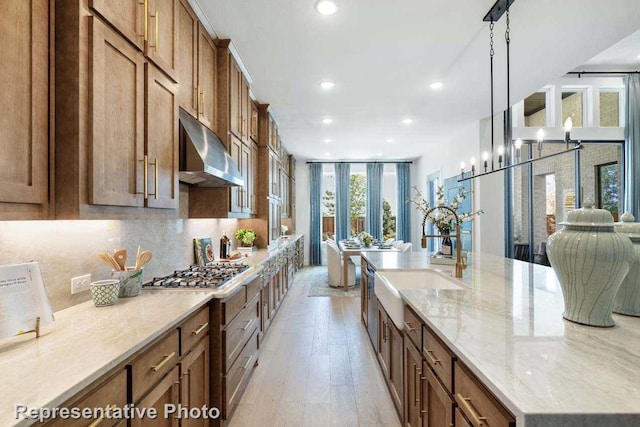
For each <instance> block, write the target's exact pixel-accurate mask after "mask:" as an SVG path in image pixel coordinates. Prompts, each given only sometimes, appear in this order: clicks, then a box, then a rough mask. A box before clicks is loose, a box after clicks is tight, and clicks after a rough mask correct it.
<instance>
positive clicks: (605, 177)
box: [596, 162, 620, 221]
mask: <svg viewBox="0 0 640 427" xmlns="http://www.w3.org/2000/svg"><path fill="white" fill-rule="evenodd" d="M596 176H597V180H598V208H599V209H606V210H608V211H609V212H611V215H613V219H614V220H615V221H617V220H618V201H619V200H620V198H619V197H618V196H619V191H620V190H619V188H620V186H619V185H618V184H619V182H620V167H619V166H618V162H613V163H605V164H602V165H597V166H596Z"/></svg>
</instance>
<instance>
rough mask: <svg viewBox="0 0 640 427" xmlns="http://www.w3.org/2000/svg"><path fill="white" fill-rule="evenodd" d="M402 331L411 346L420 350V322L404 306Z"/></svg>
mask: <svg viewBox="0 0 640 427" xmlns="http://www.w3.org/2000/svg"><path fill="white" fill-rule="evenodd" d="M403 326H404V331H405V333H406V334H407V336H408V337H409V339H411V341H413V344H414V345H415V346H416V347H418V348H422V320H420V318H419V317H418V316H417V315H416V314H415V313H414V312H413V310H411V309H410V308H409V307H407V306H406V305H405V306H404V325H403Z"/></svg>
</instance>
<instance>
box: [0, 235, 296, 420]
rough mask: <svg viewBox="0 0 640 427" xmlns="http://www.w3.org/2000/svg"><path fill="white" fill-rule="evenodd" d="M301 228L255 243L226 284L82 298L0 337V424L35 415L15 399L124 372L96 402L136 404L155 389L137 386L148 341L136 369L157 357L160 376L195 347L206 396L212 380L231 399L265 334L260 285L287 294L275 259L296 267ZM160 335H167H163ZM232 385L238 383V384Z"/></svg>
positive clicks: (88, 386) (66, 392)
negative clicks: (104, 299)
mask: <svg viewBox="0 0 640 427" xmlns="http://www.w3.org/2000/svg"><path fill="white" fill-rule="evenodd" d="M301 237H302V236H301V235H296V236H291V237H290V238H289V239H283V240H282V242H281V244H280V245H279V246H278V247H276V248H274V249H272V250H270V251H266V250H258V251H257V252H255V253H254V254H253V256H251V257H248V258H244V261H245V263H246V264H248V265H249V266H250V268H249V269H247V270H246V271H245V272H243V273H242V274H240V275H238V276H236V278H235V279H233V280H232V281H230V282H229V283H228V284H227V285H226V286H225V287H224V289H212V290H202V289H199V290H143V291H142V292H141V294H140V295H139V296H137V297H134V298H121V299H119V300H118V302H117V303H116V304H115V305H113V306H109V307H100V308H97V307H95V306H94V304H93V302H92V301H87V302H85V303H82V304H78V305H75V306H72V307H69V308H67V309H64V310H61V311H59V312H56V313H55V314H54V316H55V319H56V320H55V322H53V324H51V325H49V326H46V327H44V328H42V330H41V335H40V338H37V339H36V338H35V337H34V336H33V335H32V334H29V335H24V336H18V337H13V338H8V339H3V340H2V341H0V380H1V381H2V387H0V425H2V426H11V425H31V424H34V423H36V422H37V421H36V420H33V419H24V418H21V419H17V418H16V405H25V406H26V407H28V408H29V409H40V408H57V407H68V406H73V405H74V404H75V403H77V402H78V398H79V397H80V396H82V395H84V394H86V392H87V390H89V391H91V393H93V392H94V391H96V390H99V389H101V388H106V387H102V385H100V384H104V383H106V384H109V385H111V384H112V383H115V382H116V381H115V380H119V379H120V378H125V377H128V378H129V379H125V380H123V381H122V382H123V387H124V386H125V385H124V383H125V382H126V383H128V384H129V385H128V386H126V388H127V390H129V391H127V390H122V391H121V393H120V394H121V397H119V398H121V399H122V402H120V401H117V402H112V401H109V402H104V403H103V404H101V405H99V406H107V405H109V406H110V405H111V404H116V403H117V404H118V406H122V405H124V404H125V403H126V404H132V403H134V404H136V406H138V404H139V402H145V401H146V400H147V398H148V396H150V395H152V394H153V389H151V392H149V393H148V394H147V393H146V392H144V391H141V392H140V393H139V394H138V393H137V392H136V363H137V361H138V360H142V359H144V358H145V357H146V354H152V353H153V351H154V349H157V350H158V352H157V357H155V356H154V357H153V359H152V362H153V363H146V362H147V361H146V360H143V361H144V362H145V364H144V365H143V368H142V369H143V371H142V372H143V373H144V372H145V370H148V369H149V366H151V365H154V363H156V365H154V366H151V370H152V371H153V372H154V373H156V372H157V373H158V380H160V379H161V378H163V375H162V374H163V370H164V373H166V376H164V378H165V379H167V378H169V376H170V374H171V373H173V372H174V371H175V372H178V371H181V370H182V367H181V366H177V367H176V368H174V369H172V370H171V372H169V373H167V372H168V371H169V369H170V368H171V366H172V365H173V366H176V362H178V363H177V364H178V365H181V364H182V365H184V364H185V363H187V362H186V361H188V362H192V360H191V359H195V357H191V356H192V355H194V354H195V353H196V350H197V349H200V348H201V350H202V355H201V361H206V365H207V366H206V368H205V369H204V372H209V367H210V368H211V376H210V380H211V384H212V389H211V397H212V399H213V400H214V401H212V402H211V406H215V405H218V403H219V402H216V401H215V399H216V398H220V397H219V396H216V393H217V388H216V384H218V386H217V387H218V388H220V387H227V389H229V391H230V392H231V391H234V398H235V400H236V401H237V400H238V399H239V397H240V396H241V395H242V386H243V385H246V382H247V380H248V378H249V376H250V372H251V371H252V369H250V367H252V366H253V364H254V363H257V360H258V359H257V354H258V352H257V346H258V336H261V337H262V336H263V335H264V332H265V331H264V329H263V328H262V325H263V323H262V322H261V320H262V319H261V315H262V312H261V311H260V307H263V306H264V305H263V301H262V296H263V292H262V291H263V290H264V289H265V288H268V287H269V286H270V284H271V283H273V284H275V285H276V286H277V287H278V289H281V290H282V294H281V295H280V300H279V301H277V302H280V301H281V299H282V298H283V297H284V294H285V293H286V291H287V289H288V286H290V285H291V284H292V282H291V281H290V280H288V279H287V278H285V276H286V274H285V273H284V271H283V272H282V274H281V273H280V271H279V270H278V269H280V270H286V269H288V271H293V267H294V266H292V265H291V262H290V261H291V260H293V259H295V260H296V262H298V264H297V265H296V266H295V270H297V268H298V267H299V265H300V263H299V261H300V259H299V257H298V256H295V257H294V256H293V254H294V252H295V251H296V249H299V248H300V247H301V244H300V243H301V242H302V240H301ZM298 255H301V253H298ZM267 269H269V270H271V271H275V273H274V274H276V275H275V276H274V277H276V278H277V280H271V282H264V281H263V277H265V276H266V275H267V271H266V270H267ZM276 270H278V271H276ZM289 274H292V273H289ZM269 275H271V273H269ZM269 277H271V276H269ZM289 279H290V278H289ZM267 295H271V294H270V293H267ZM267 306H269V302H267ZM270 314H271V316H272V315H273V313H270ZM238 323H240V325H239V327H238V328H236V327H235V326H233V329H232V328H231V326H230V325H236V324H238ZM177 337H180V338H177ZM201 337H202V338H201ZM209 338H211V340H210V343H211V347H210V349H209V345H208V344H207V345H206V346H205V345H203V344H202V343H205V342H206V343H208V342H209ZM165 342H166V343H169V344H166V345H165ZM198 342H199V343H200V344H197V343H198ZM221 342H223V343H224V342H226V344H227V346H226V347H224V346H223V347H224V348H221V344H220V343H221ZM172 346H173V347H172ZM167 349H168V350H167ZM171 353H175V354H173V355H172V354H171ZM209 354H210V355H211V359H210V360H211V366H209V363H208V362H209V356H208V355H209ZM190 358H191V359H190ZM245 359H246V360H245ZM158 362H160V363H158ZM220 372H222V375H221V374H220ZM235 372H241V373H242V375H241V376H240V377H237V378H236V377H233V376H232V375H231V374H232V373H235ZM120 374H121V375H120ZM225 374H229V376H230V378H229V382H227V383H225V384H220V383H221V380H224V378H223V377H225ZM176 377H177V374H176ZM180 377H182V374H180ZM109 378H111V379H109ZM131 378H133V379H131ZM111 380H114V381H111ZM132 381H133V382H134V385H133V388H132V387H131V382H132ZM151 381H152V380H151V379H149V378H141V379H140V381H139V383H144V384H145V386H146V383H149V387H151V386H153V384H155V383H152V382H151ZM164 381H165V380H164V379H162V382H164ZM170 385H171V384H170ZM131 390H133V391H131ZM236 390H239V391H238V392H237V393H236V392H235V391H236ZM171 392H173V391H171ZM181 393H183V392H181ZM131 394H132V395H133V396H130V395H131ZM205 394H206V395H207V396H208V393H205ZM81 400H82V399H81ZM234 402H235V401H234ZM121 403H122V404H121ZM206 403H207V404H209V402H206ZM232 403H233V402H232ZM224 405H228V406H231V404H228V403H227V402H226V401H225V403H222V407H224ZM222 407H221V408H220V409H221V411H222V414H223V418H224V417H225V415H228V416H230V414H231V413H232V409H229V410H227V413H226V414H225V412H224V409H223V408H222ZM71 421H72V420H69V422H71ZM76 421H77V420H76ZM80 421H82V420H80ZM105 421H106V420H105ZM85 424H86V423H85ZM112 424H114V423H110V424H108V425H112ZM117 425H119V424H117ZM212 425H214V423H213V422H212Z"/></svg>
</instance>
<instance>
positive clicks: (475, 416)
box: [454, 361, 515, 427]
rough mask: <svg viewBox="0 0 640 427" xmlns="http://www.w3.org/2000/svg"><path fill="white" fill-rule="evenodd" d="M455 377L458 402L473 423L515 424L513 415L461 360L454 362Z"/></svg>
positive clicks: (498, 426) (511, 426)
mask: <svg viewBox="0 0 640 427" xmlns="http://www.w3.org/2000/svg"><path fill="white" fill-rule="evenodd" d="M454 378H455V399H456V403H457V404H458V407H459V408H460V410H461V411H462V413H463V414H464V415H465V417H466V418H467V419H468V420H469V421H470V422H471V424H472V425H474V426H480V425H485V426H486V425H489V426H492V427H500V426H503V427H513V426H515V419H514V418H513V416H512V415H511V414H510V413H509V412H507V410H506V409H504V408H503V407H502V405H501V404H500V403H499V402H498V401H497V399H496V398H495V397H493V395H492V394H491V393H490V392H489V391H488V390H486V389H485V387H484V386H483V385H482V384H481V383H480V381H479V380H478V379H477V378H476V377H475V375H473V374H472V373H471V372H469V370H468V369H467V367H465V366H464V365H463V364H462V363H460V362H459V361H456V362H455V364H454Z"/></svg>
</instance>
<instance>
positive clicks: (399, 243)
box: [391, 240, 404, 249]
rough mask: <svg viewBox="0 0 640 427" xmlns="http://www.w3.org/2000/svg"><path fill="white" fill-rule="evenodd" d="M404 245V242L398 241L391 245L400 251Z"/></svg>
mask: <svg viewBox="0 0 640 427" xmlns="http://www.w3.org/2000/svg"><path fill="white" fill-rule="evenodd" d="M403 243H404V241H403V240H396V241H395V242H393V243H391V246H392V247H394V248H396V249H399V248H400V245H401V244H403Z"/></svg>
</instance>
